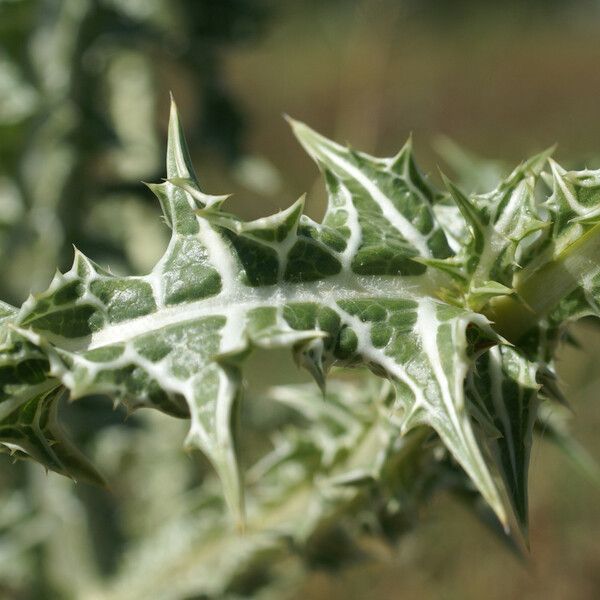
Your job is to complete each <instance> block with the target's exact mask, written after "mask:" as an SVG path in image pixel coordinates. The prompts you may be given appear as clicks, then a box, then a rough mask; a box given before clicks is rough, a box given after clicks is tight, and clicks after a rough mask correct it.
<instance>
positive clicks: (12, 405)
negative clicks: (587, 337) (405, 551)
mask: <svg viewBox="0 0 600 600" xmlns="http://www.w3.org/2000/svg"><path fill="white" fill-rule="evenodd" d="M290 123H291V125H292V129H293V131H294V133H295V135H296V137H297V138H298V140H299V141H300V143H301V144H302V146H303V147H304V148H305V150H306V151H307V152H308V154H309V155H310V156H311V157H312V158H313V159H314V160H315V162H316V163H317V165H318V166H319V169H320V170H321V172H322V174H323V178H324V180H325V184H326V187H327V194H328V206H327V210H326V213H325V216H324V218H323V221H322V223H317V222H315V221H313V220H311V219H310V218H308V217H307V216H306V215H304V214H303V206H304V199H303V198H300V199H299V200H298V201H297V202H296V203H294V204H293V205H292V206H290V207H289V208H287V209H285V210H282V211H281V212H279V213H277V214H275V215H272V216H269V217H264V218H260V219H257V220H254V221H249V222H247V221H242V220H241V219H239V218H237V217H236V216H235V215H233V214H230V213H228V212H227V211H226V209H225V207H226V200H227V196H214V195H209V194H207V193H205V192H204V191H202V189H201V186H200V184H199V182H198V179H197V178H196V175H195V173H194V169H193V167H192V164H191V161H190V158H189V155H188V152H187V149H186V142H185V140H184V136H183V133H182V130H181V127H180V124H179V120H178V116H177V110H176V108H175V105H172V109H171V118H170V123H169V142H168V151H167V178H166V180H165V181H164V182H163V183H159V184H151V185H149V188H150V190H151V191H152V192H153V193H154V194H155V195H156V196H157V198H158V200H159V202H160V205H161V207H162V211H163V217H164V220H165V222H166V224H167V225H168V227H169V228H170V229H171V239H170V242H169V245H168V247H167V249H166V251H165V253H164V255H163V256H162V258H161V259H160V260H159V261H158V263H157V264H156V266H155V267H154V268H153V269H152V271H151V272H150V273H149V274H147V275H142V276H130V277H123V276H117V275H114V274H112V273H111V272H110V271H109V270H106V269H104V268H102V267H100V266H99V265H97V264H95V263H94V262H92V261H91V260H90V259H89V258H88V257H86V256H84V255H83V254H82V253H81V252H79V251H77V250H76V251H75V258H74V262H73V266H72V268H71V269H70V270H69V271H67V272H66V273H60V272H57V274H56V275H55V277H54V279H53V281H52V283H51V284H50V286H49V288H48V289H47V290H46V291H45V292H42V293H39V294H35V295H33V296H31V297H29V298H28V299H27V301H26V302H25V303H24V304H23V305H22V306H21V307H20V308H17V307H13V306H10V305H8V304H3V305H2V306H1V307H0V308H1V311H2V313H1V317H0V318H1V322H0V343H1V346H0V362H1V366H0V442H1V443H2V445H3V447H4V448H5V449H7V450H8V451H9V452H11V453H12V454H13V455H14V456H15V457H18V458H21V457H27V458H31V459H34V460H35V461H37V462H39V463H41V464H42V465H44V466H45V467H46V468H48V469H51V470H54V471H56V472H59V473H62V474H64V475H68V476H70V477H73V478H74V479H82V480H91V481H95V482H100V481H102V477H101V476H100V475H99V474H98V472H97V470H96V469H95V468H94V467H93V466H92V465H91V464H90V463H89V462H88V461H87V460H86V459H85V457H84V456H83V455H82V454H81V453H80V452H79V450H78V449H77V448H76V447H75V445H74V444H73V443H72V442H71V441H70V440H69V439H68V437H67V436H66V434H65V432H64V431H63V429H62V428H61V424H60V418H59V416H60V415H59V413H58V411H57V405H58V402H59V400H60V398H61V397H63V396H64V395H68V396H69V398H70V399H72V400H76V399H79V398H82V397H85V396H89V395H98V394H103V395H107V396H109V397H110V398H112V399H113V401H114V402H115V403H116V404H119V403H123V404H124V405H125V406H126V407H127V409H128V410H130V411H133V410H134V409H137V408H140V407H150V408H155V409H158V410H160V411H162V412H164V413H167V414H169V415H173V416H174V417H178V418H183V419H189V431H188V434H187V437H186V442H185V443H186V446H187V447H188V448H190V449H194V448H196V449H199V450H201V451H202V452H203V453H204V455H205V456H206V457H207V458H208V459H209V461H210V463H211V464H212V467H213V468H214V471H215V472H216V474H217V475H218V477H219V479H220V481H221V486H220V490H222V494H223V497H224V498H225V501H226V503H227V505H228V506H229V509H230V510H229V513H230V515H232V516H233V519H229V520H230V521H231V520H233V521H234V522H236V523H237V525H238V529H244V530H245V531H246V533H245V535H244V537H243V538H240V533H239V531H238V532H236V531H235V528H233V530H232V528H231V527H229V533H228V534H227V535H229V536H235V539H236V540H237V541H236V544H239V546H238V547H241V545H243V544H242V542H241V541H240V540H241V539H244V540H246V542H244V543H245V544H247V545H245V546H244V547H250V548H251V549H252V551H251V552H250V551H249V553H248V556H249V557H250V559H251V560H250V559H249V562H251V563H252V564H253V565H255V564H256V561H257V560H258V559H257V558H256V557H257V556H262V555H263V554H262V552H263V551H264V553H266V554H269V552H271V551H272V550H273V548H274V547H276V548H279V547H280V546H281V543H282V539H286V538H288V537H289V536H292V537H294V538H295V539H296V541H297V542H299V543H301V544H304V545H306V544H307V543H308V541H309V540H311V539H313V540H314V539H315V534H316V532H317V531H319V530H320V529H321V528H323V527H324V526H325V525H324V524H327V526H331V524H332V523H335V522H336V520H338V519H341V516H342V515H345V516H346V517H348V515H349V518H350V522H351V523H353V524H354V525H357V523H358V522H359V515H360V514H363V513H364V511H367V512H370V514H371V521H370V522H371V524H373V523H374V522H376V523H377V524H378V525H377V527H376V528H377V529H378V530H379V531H380V532H381V533H383V534H385V533H386V532H387V533H388V534H389V535H392V534H393V532H394V531H395V528H396V525H397V522H396V521H395V520H394V519H395V518H396V517H395V515H396V516H397V515H399V514H403V511H406V510H408V507H409V506H410V505H411V503H412V502H417V503H418V502H419V499H422V498H424V497H426V496H427V494H428V493H429V492H430V491H431V490H433V489H435V487H436V485H438V484H440V485H443V482H446V484H447V482H448V481H453V482H454V484H453V485H454V487H455V489H457V490H460V491H461V493H462V494H463V495H464V496H465V497H468V498H469V500H470V501H471V502H472V503H473V504H474V505H475V504H477V502H476V501H477V499H483V501H484V502H485V504H486V505H487V506H488V507H489V509H490V510H491V511H493V513H494V514H495V517H496V519H497V521H498V523H499V524H501V525H502V527H503V528H504V529H505V530H506V531H512V532H515V533H517V532H519V531H520V532H522V533H523V534H526V532H527V524H528V514H527V472H528V463H529V455H530V449H531V444H532V437H533V433H534V430H535V429H536V427H538V428H539V427H540V426H541V425H540V424H541V423H542V422H543V423H545V424H546V425H545V426H552V424H551V423H548V421H547V417H546V416H545V415H546V414H547V411H542V412H540V411H538V408H539V407H540V405H542V404H544V403H546V404H548V403H562V404H564V403H565V399H564V398H563V396H562V394H561V392H560V389H559V385H558V379H557V375H556V372H555V366H554V363H553V357H554V354H555V351H556V348H557V345H558V344H559V343H560V341H561V340H562V339H563V338H564V337H565V335H566V333H565V332H566V329H565V327H566V326H567V325H568V324H569V323H571V322H573V321H575V320H577V319H580V318H581V317H584V316H587V315H592V316H598V304H597V302H598V294H599V292H598V290H599V289H600V288H599V286H598V281H600V279H599V277H600V267H599V266H598V261H597V257H598V256H599V255H600V236H599V229H598V227H599V226H598V221H599V217H600V172H597V171H589V170H584V171H579V172H566V171H565V170H564V169H562V168H561V167H560V166H559V165H557V164H556V163H555V162H553V161H552V159H551V158H550V154H551V152H550V151H548V152H544V153H542V154H540V155H538V156H536V157H534V158H532V159H530V160H528V161H526V162H524V163H523V164H521V165H520V166H518V167H517V168H516V169H515V170H514V171H513V172H512V173H511V174H510V175H509V176H508V177H507V178H505V179H504V180H502V181H501V182H500V183H499V184H498V185H497V187H496V188H495V189H494V190H492V191H491V192H489V193H486V194H475V195H466V194H464V193H463V192H462V191H461V190H460V189H459V188H458V187H457V186H456V185H455V184H453V183H452V182H451V181H449V180H448V179H444V181H445V185H446V191H439V190H436V189H435V188H434V187H433V185H432V184H431V183H429V181H428V180H427V179H426V178H425V177H424V176H423V175H422V174H421V173H420V171H419V169H418V168H417V166H416V164H415V162H414V158H413V153H412V147H411V142H410V140H409V141H408V142H407V143H406V144H405V146H404V147H403V148H402V149H401V150H400V152H399V153H398V154H397V155H396V156H394V157H392V158H385V159H383V158H375V157H373V156H369V155H367V154H365V153H362V152H357V151H355V150H352V149H349V148H345V147H342V146H340V145H338V144H336V143H334V142H332V141H330V140H328V139H326V138H324V137H322V136H321V135H319V134H317V133H316V132H314V131H312V130H311V129H309V128H308V127H307V126H306V125H303V124H301V123H298V122H295V121H291V120H290ZM258 348H260V349H267V350H280V349H287V350H291V352H292V353H293V356H294V358H295V360H296V361H297V363H298V364H299V365H300V366H301V367H303V368H305V369H306V370H307V371H308V372H309V373H310V374H311V375H312V376H313V378H314V379H315V381H316V384H317V386H318V388H320V389H321V392H317V388H316V387H315V388H314V389H313V390H312V391H307V389H306V388H296V387H294V386H290V387H289V388H288V387H284V388H281V389H279V390H278V391H277V392H276V393H275V399H276V400H278V401H279V402H283V403H285V404H288V405H290V406H292V407H293V408H295V409H296V410H299V411H300V412H301V413H302V414H303V415H304V416H305V417H307V420H308V421H309V423H310V424H309V425H308V426H307V427H306V428H305V429H303V430H300V431H299V432H296V433H294V434H290V435H291V437H288V438H285V436H284V438H279V439H278V441H277V443H276V444H275V450H274V451H273V452H272V453H270V454H269V455H268V456H267V457H265V459H264V460H263V461H261V462H259V464H258V465H257V466H256V467H254V468H253V469H251V471H250V473H243V472H242V470H241V469H240V467H239V460H238V453H237V437H236V431H237V428H238V427H240V426H241V427H244V424H243V423H241V424H238V421H239V419H238V416H239V407H240V401H241V390H242V383H243V380H244V377H243V366H244V361H245V359H246V358H247V357H248V356H249V354H250V353H252V351H253V350H254V349H258ZM356 367H367V368H368V369H369V370H370V371H372V372H373V373H374V374H375V375H377V376H379V377H381V378H383V379H384V380H385V382H386V383H385V384H384V385H383V387H381V386H375V387H373V384H372V383H368V382H370V379H369V378H368V377H366V375H365V374H364V373H363V374H362V375H361V379H354V380H350V381H348V382H346V383H345V384H341V383H334V385H333V387H332V389H331V390H328V389H327V376H328V373H329V372H330V370H331V369H332V368H335V369H339V368H356ZM365 378H366V379H365ZM366 382H367V383H366ZM353 386H358V388H356V387H353ZM352 390H354V391H352ZM542 420H543V421H542ZM552 431H554V433H555V434H556V436H560V435H561V434H560V430H559V429H558V428H555V429H552ZM288 467H289V468H288ZM448 474H451V475H452V476H451V477H448ZM448 485H449V484H448ZM450 487H451V486H450ZM245 491H247V495H248V498H247V499H245V498H244V492H245ZM211 493H213V492H211ZM315 498H318V501H316V500H315ZM394 523H396V525H394ZM215 527H217V526H215ZM217 529H218V532H219V536H221V537H219V540H221V541H219V544H221V543H222V544H225V543H226V542H225V541H222V540H224V539H225V538H223V535H224V534H223V531H226V530H227V525H224V524H223V523H220V524H219V525H218V528H217ZM215 531H216V530H215ZM180 533H181V534H182V535H183V532H181V531H180ZM215 535H216V533H214V532H213V533H210V532H208V533H207V532H204V533H203V534H202V536H200V539H201V540H203V541H202V543H203V544H205V543H208V542H206V539H207V536H208V538H211V536H212V537H213V538H214V536H215ZM227 539H229V538H227ZM257 540H258V541H257ZM261 540H262V541H261ZM265 540H268V542H267V541H265ZM215 543H216V542H215ZM234 545H235V544H234ZM153 547H154V548H156V546H155V545H154V546H153ZM186 548H188V549H189V545H188V546H186ZM222 549H223V548H221V550H222ZM207 552H208V551H207ZM200 554H202V552H200ZM209 554H210V553H209ZM204 558H207V557H206V556H205V557H204ZM201 560H203V559H202V557H200V556H199V557H198V561H199V562H200V561H201ZM192 562H193V561H192V560H191V558H190V557H188V560H187V563H186V564H188V566H189V572H190V574H191V573H193V572H199V571H198V569H199V566H198V564H196V563H194V564H192ZM259 562H260V561H259ZM242 563H243V561H241V562H240V561H238V562H236V568H235V569H233V570H232V571H231V573H230V574H231V578H229V579H228V578H227V576H226V575H225V574H224V573H225V571H224V572H223V573H221V575H222V577H221V579H220V580H219V581H218V582H217V583H215V584H214V586H213V587H212V588H210V586H209V588H210V589H207V591H206V593H222V592H223V590H224V589H226V588H227V586H229V585H230V584H232V581H234V580H235V577H234V575H235V573H234V571H236V569H237V568H238V567H239V566H240V565H241V564H242ZM163 566H164V565H163ZM192 567H193V568H192ZM178 572H181V568H179V569H178ZM208 572H212V570H211V568H210V567H208V570H207V573H208ZM145 573H146V574H147V570H146V571H145ZM146 576H147V575H144V577H146ZM190 576H192V575H190ZM142 579H143V578H142ZM150 580H151V578H150V579H149V581H150ZM128 581H129V580H128ZM185 581H186V580H184V581H183V583H182V582H181V581H180V582H179V585H181V586H183V587H185ZM236 581H237V580H236ZM188 583H189V582H188ZM202 585H203V584H201V582H196V585H195V586H194V585H191V584H190V586H189V587H188V588H186V589H185V593H191V591H192V590H194V593H197V592H198V589H200V588H201V587H202ZM206 585H207V586H208V584H206ZM153 589H154V590H155V591H156V588H153ZM123 594H124V595H123V597H135V595H129V596H128V595H127V593H126V592H123ZM183 595H184V592H182V596H183ZM110 597H112V596H110ZM115 597H120V596H118V595H117V596H115ZM138 597H139V596H138ZM164 597H177V596H174V595H173V593H171V595H170V596H169V594H168V593H167V592H165V594H164Z"/></svg>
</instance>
